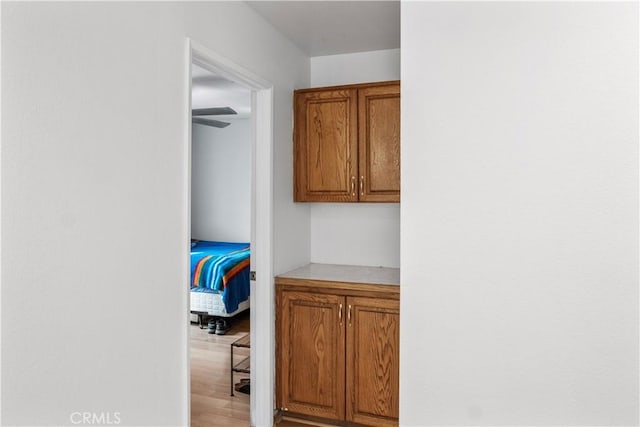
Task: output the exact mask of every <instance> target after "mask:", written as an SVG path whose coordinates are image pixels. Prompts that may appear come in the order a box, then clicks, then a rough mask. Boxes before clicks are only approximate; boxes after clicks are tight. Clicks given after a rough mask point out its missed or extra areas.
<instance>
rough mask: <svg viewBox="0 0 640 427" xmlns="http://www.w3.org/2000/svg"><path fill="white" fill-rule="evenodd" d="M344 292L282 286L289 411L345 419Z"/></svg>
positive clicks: (283, 396) (283, 381)
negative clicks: (284, 289)
mask: <svg viewBox="0 0 640 427" xmlns="http://www.w3.org/2000/svg"><path fill="white" fill-rule="evenodd" d="M344 303H345V301H344V297H340V296H337V295H325V294H314V293H308V292H294V291H284V292H282V301H281V304H280V307H281V310H282V313H281V321H280V323H279V325H280V331H279V332H280V333H279V337H280V342H279V346H280V358H281V360H280V375H281V377H280V381H279V384H280V388H281V390H280V404H281V405H282V407H283V408H285V409H284V410H285V411H289V412H293V413H298V414H304V415H311V416H316V417H323V418H331V419H336V420H342V419H344V404H345V400H344V399H345V397H344V396H345V395H344V392H345V390H344V375H345V366H344V364H345V359H344V352H345V336H344V324H343V323H344V320H343V314H344V307H343V305H344Z"/></svg>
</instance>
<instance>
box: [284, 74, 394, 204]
mask: <svg viewBox="0 0 640 427" xmlns="http://www.w3.org/2000/svg"><path fill="white" fill-rule="evenodd" d="M294 200H295V201H296V202H357V201H361V202H399V201H400V82H398V81H394V82H383V83H369V84H359V85H349V86H338V87H330V88H318V89H301V90H297V91H295V92H294Z"/></svg>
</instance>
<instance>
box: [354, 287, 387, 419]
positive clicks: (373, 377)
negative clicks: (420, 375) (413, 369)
mask: <svg viewBox="0 0 640 427" xmlns="http://www.w3.org/2000/svg"><path fill="white" fill-rule="evenodd" d="M347 304H348V320H347V321H348V325H347V403H346V404H347V408H346V410H347V421H352V422H356V423H361V424H367V425H375V426H395V425H398V412H399V406H398V393H399V375H400V357H399V347H400V341H399V337H400V302H399V301H398V300H388V299H382V298H358V297H349V298H347Z"/></svg>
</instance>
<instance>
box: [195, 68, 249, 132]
mask: <svg viewBox="0 0 640 427" xmlns="http://www.w3.org/2000/svg"><path fill="white" fill-rule="evenodd" d="M211 107H231V108H233V109H234V110H236V111H237V113H238V114H237V115H221V116H203V117H205V118H211V119H219V120H223V121H228V120H229V119H246V118H248V117H250V116H251V91H250V90H249V89H246V88H244V87H243V86H240V85H239V84H237V83H234V82H232V81H230V80H227V79H225V78H222V77H220V76H217V75H215V74H213V73H212V72H210V71H208V70H205V69H204V68H202V67H199V66H198V65H196V64H191V108H211Z"/></svg>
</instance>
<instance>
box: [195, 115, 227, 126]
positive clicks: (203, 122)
mask: <svg viewBox="0 0 640 427" xmlns="http://www.w3.org/2000/svg"><path fill="white" fill-rule="evenodd" d="M191 122H192V123H196V124H199V125H205V126H213V127H214V128H226V127H227V126H229V125H230V124H231V123H228V122H221V121H220V120H213V119H203V118H201V117H193V118H192V119H191Z"/></svg>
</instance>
